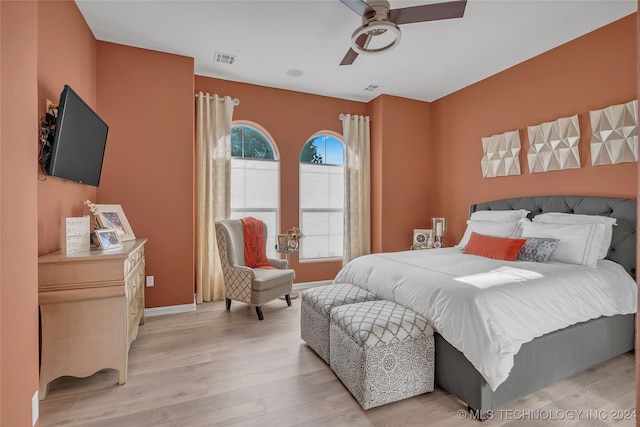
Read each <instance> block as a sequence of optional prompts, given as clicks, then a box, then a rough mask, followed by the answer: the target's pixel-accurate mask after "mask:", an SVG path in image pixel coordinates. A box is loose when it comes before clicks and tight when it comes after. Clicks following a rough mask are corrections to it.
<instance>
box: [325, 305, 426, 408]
mask: <svg viewBox="0 0 640 427" xmlns="http://www.w3.org/2000/svg"><path fill="white" fill-rule="evenodd" d="M329 330H330V346H331V353H330V365H331V369H333V371H334V372H335V374H336V376H337V377H338V378H339V379H340V381H342V383H343V384H344V385H345V386H346V387H347V389H349V391H350V392H351V394H352V395H353V397H355V398H356V400H357V401H358V402H359V403H360V405H361V406H362V408H363V409H369V408H373V407H375V406H380V405H384V404H387V403H391V402H396V401H398V400H401V399H405V398H407V397H412V396H416V395H418V394H422V393H426V392H429V391H433V381H434V358H435V351H434V340H433V329H431V327H430V326H429V324H428V323H427V319H425V318H424V317H423V316H421V315H419V314H417V313H414V312H413V311H411V310H409V309H407V308H405V307H403V306H401V305H400V304H396V303H395V302H392V301H385V300H380V301H371V302H363V303H358V304H351V305H343V306H340V307H336V308H334V309H332V310H331V324H330V326H329Z"/></svg>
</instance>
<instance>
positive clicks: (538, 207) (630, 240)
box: [469, 196, 638, 279]
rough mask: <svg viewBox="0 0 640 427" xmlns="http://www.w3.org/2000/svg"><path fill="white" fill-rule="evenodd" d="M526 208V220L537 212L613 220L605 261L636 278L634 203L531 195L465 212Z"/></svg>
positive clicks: (632, 201)
mask: <svg viewBox="0 0 640 427" xmlns="http://www.w3.org/2000/svg"><path fill="white" fill-rule="evenodd" d="M510 209H526V210H528V211H531V213H530V214H529V218H533V217H534V216H536V215H537V214H539V213H545V212H564V213H574V214H582V215H602V216H610V217H614V218H616V219H617V220H618V224H617V225H615V226H614V227H613V237H612V239H611V246H610V247H609V253H608V254H607V259H610V260H611V261H614V262H617V263H618V264H620V265H622V266H623V267H624V268H625V269H626V270H627V272H628V273H629V274H631V276H632V277H633V278H634V279H635V277H636V248H637V246H636V227H637V210H638V205H637V203H636V201H635V200H630V199H614V198H607V197H594V196H533V197H516V198H511V199H502V200H494V201H491V202H483V203H477V204H473V205H471V206H470V207H469V212H470V213H473V212H475V211H485V210H510Z"/></svg>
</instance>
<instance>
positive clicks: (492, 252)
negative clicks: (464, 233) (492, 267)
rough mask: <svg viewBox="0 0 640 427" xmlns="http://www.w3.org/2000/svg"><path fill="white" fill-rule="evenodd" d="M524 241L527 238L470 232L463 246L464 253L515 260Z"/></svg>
mask: <svg viewBox="0 0 640 427" xmlns="http://www.w3.org/2000/svg"><path fill="white" fill-rule="evenodd" d="M526 241H527V239H512V238H509V237H495V236H485V235H484V234H478V233H475V232H472V233H471V237H470V238H469V243H467V246H466V247H465V248H464V253H465V254H470V255H479V256H483V257H487V258H493V259H501V260H504V261H515V260H516V257H517V256H518V252H520V249H521V248H522V246H523V245H524V244H525V242H526Z"/></svg>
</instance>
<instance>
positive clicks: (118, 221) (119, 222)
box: [95, 205, 136, 242]
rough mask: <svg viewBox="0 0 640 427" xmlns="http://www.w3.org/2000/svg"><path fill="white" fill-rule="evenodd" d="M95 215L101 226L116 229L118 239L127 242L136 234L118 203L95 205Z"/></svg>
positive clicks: (133, 238) (134, 237)
mask: <svg viewBox="0 0 640 427" xmlns="http://www.w3.org/2000/svg"><path fill="white" fill-rule="evenodd" d="M95 209H96V212H95V216H96V219H97V220H98V224H99V225H100V227H102V228H111V229H113V230H116V232H117V233H118V237H119V238H120V241H122V242H127V241H129V240H135V239H136V235H135V234H134V233H133V229H132V228H131V225H129V221H128V220H127V216H126V215H125V214H124V210H123V209H122V206H120V205H95Z"/></svg>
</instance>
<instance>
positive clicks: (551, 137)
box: [527, 114, 580, 173]
mask: <svg viewBox="0 0 640 427" xmlns="http://www.w3.org/2000/svg"><path fill="white" fill-rule="evenodd" d="M527 131H528V134H529V144H530V146H529V151H528V152H527V160H528V163H529V172H531V173H536V172H548V171H556V170H562V169H574V168H579V167H580V152H579V150H578V143H579V142H580V123H579V122H578V115H577V114H575V115H573V116H571V117H564V118H561V119H558V120H555V121H553V122H547V123H542V124H539V125H538V126H529V127H528V128H527Z"/></svg>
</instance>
